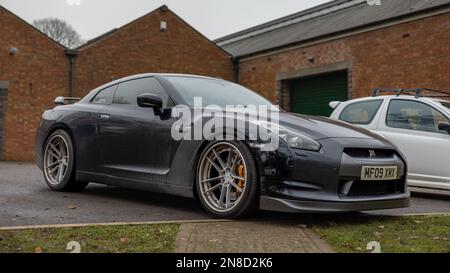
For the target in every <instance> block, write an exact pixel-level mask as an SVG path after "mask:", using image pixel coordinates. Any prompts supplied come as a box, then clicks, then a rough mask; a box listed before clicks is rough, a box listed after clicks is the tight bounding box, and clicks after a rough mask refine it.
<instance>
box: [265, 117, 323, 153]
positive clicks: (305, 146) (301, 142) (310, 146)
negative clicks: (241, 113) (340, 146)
mask: <svg viewBox="0 0 450 273" xmlns="http://www.w3.org/2000/svg"><path fill="white" fill-rule="evenodd" d="M258 125H259V126H262V127H264V128H266V129H267V130H269V131H270V132H272V133H273V134H276V135H277V136H278V137H279V138H280V139H281V140H283V141H284V142H286V143H287V144H288V145H289V147H291V148H294V149H301V150H307V151H314V152H318V151H320V148H321V147H322V146H321V145H320V144H319V143H318V142H317V141H315V140H314V139H312V138H310V137H307V136H305V135H303V134H301V133H299V132H297V131H294V130H291V129H288V128H286V127H283V126H279V125H278V124H276V123H265V122H259V123H258Z"/></svg>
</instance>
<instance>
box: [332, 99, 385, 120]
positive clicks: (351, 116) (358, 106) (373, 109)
mask: <svg viewBox="0 0 450 273" xmlns="http://www.w3.org/2000/svg"><path fill="white" fill-rule="evenodd" d="M381 103H383V100H371V101H362V102H355V103H352V104H350V105H348V106H347V107H345V109H344V110H343V111H342V113H341V116H340V117H339V119H340V120H343V121H346V122H349V123H354V124H370V123H371V122H372V120H373V119H374V117H375V114H376V113H377V112H378V109H380V106H381Z"/></svg>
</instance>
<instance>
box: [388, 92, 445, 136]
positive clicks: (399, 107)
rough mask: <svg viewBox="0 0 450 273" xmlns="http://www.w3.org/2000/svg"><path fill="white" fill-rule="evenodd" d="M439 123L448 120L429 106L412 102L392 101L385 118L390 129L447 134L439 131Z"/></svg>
mask: <svg viewBox="0 0 450 273" xmlns="http://www.w3.org/2000/svg"><path fill="white" fill-rule="evenodd" d="M440 122H448V119H447V118H446V117H445V116H444V115H443V114H442V113H441V112H439V111H437V110H436V109H434V108H433V107H431V106H430V105H427V104H425V103H422V102H417V101H412V100H392V101H391V104H390V105H389V110H388V115H387V118H386V125H387V126H389V127H392V128H399V129H407V130H415V131H424V132H431V133H442V134H448V133H447V132H446V131H441V130H439V128H438V125H439V123H440Z"/></svg>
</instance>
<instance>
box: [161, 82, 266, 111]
mask: <svg viewBox="0 0 450 273" xmlns="http://www.w3.org/2000/svg"><path fill="white" fill-rule="evenodd" d="M166 79H168V80H169V82H170V83H172V84H173V85H174V86H175V88H176V89H177V90H178V92H180V95H181V96H182V97H183V98H184V100H185V101H186V103H187V105H188V106H194V104H195V103H194V101H195V99H196V98H201V99H202V103H203V106H209V105H218V106H220V107H226V106H228V105H230V106H236V105H243V106H249V105H254V106H260V105H264V106H267V108H268V109H271V108H272V106H273V105H272V103H271V102H269V101H268V100H266V99H265V98H263V97H261V96H260V95H258V94H257V93H255V92H253V91H251V90H249V89H247V88H245V87H243V86H241V85H238V84H235V83H231V82H227V81H224V80H219V79H210V78H197V77H183V76H168V77H166Z"/></svg>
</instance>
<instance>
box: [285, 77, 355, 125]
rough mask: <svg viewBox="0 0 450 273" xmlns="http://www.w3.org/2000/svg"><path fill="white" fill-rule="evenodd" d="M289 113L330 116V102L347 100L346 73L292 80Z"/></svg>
mask: <svg viewBox="0 0 450 273" xmlns="http://www.w3.org/2000/svg"><path fill="white" fill-rule="evenodd" d="M290 89H291V91H290V92H291V94H290V103H291V112H294V113H300V114H306V115H315V116H326V117H328V116H330V115H331V113H332V112H333V110H332V109H331V108H330V106H329V105H328V104H329V103H330V101H346V100H348V84H347V71H343V72H336V73H330V74H323V75H319V76H313V77H306V78H301V79H298V80H293V81H292V82H291V83H290Z"/></svg>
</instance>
